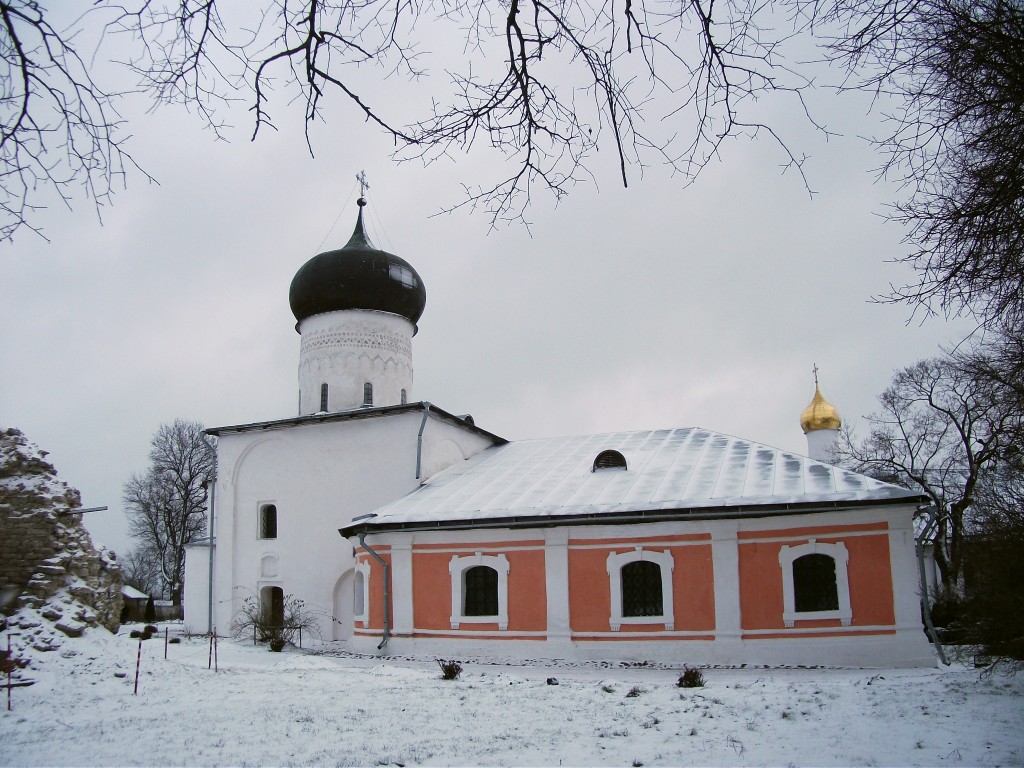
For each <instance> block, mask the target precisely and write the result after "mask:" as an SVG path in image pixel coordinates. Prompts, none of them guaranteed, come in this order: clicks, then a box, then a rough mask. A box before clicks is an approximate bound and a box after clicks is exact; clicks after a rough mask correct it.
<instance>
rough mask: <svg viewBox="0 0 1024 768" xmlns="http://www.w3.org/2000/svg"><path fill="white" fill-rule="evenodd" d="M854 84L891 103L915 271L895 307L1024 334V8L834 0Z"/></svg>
mask: <svg viewBox="0 0 1024 768" xmlns="http://www.w3.org/2000/svg"><path fill="white" fill-rule="evenodd" d="M816 15H817V16H818V17H819V18H831V19H833V20H834V21H837V22H840V23H841V24H842V25H843V27H842V32H841V34H840V35H839V37H838V38H837V39H836V40H835V41H834V44H833V49H832V51H833V55H834V56H836V57H838V58H839V59H840V60H842V61H843V62H845V63H846V64H847V66H848V67H849V69H850V73H851V81H850V83H849V85H851V86H852V87H857V88H868V89H873V90H877V91H882V92H887V93H890V94H892V95H894V96H895V97H896V99H897V105H896V107H895V109H894V111H893V112H892V113H891V114H890V125H891V127H892V131H891V132H890V133H887V134H883V136H882V137H881V138H880V140H879V145H880V147H881V148H882V150H883V151H884V152H885V153H886V155H887V160H886V162H885V165H884V169H883V170H884V171H885V172H886V173H887V174H888V175H890V176H891V177H894V178H897V179H899V180H900V181H902V182H903V184H904V190H905V195H904V196H903V198H902V199H901V200H900V201H899V202H898V203H897V205H896V207H895V213H894V216H893V217H894V218H895V219H896V220H897V221H899V222H901V223H902V224H904V225H905V226H906V227H907V233H908V234H907V241H908V243H909V244H910V245H911V251H910V252H909V253H908V254H907V255H906V256H903V257H900V258H899V259H898V260H899V261H903V262H906V263H908V264H910V265H911V266H912V267H913V268H914V269H915V271H916V272H917V276H918V280H917V281H916V282H914V283H910V284H907V285H903V286H900V287H895V288H894V289H893V292H892V294H891V295H890V296H889V297H888V298H889V299H890V300H896V301H907V302H910V303H911V304H913V305H915V306H917V307H924V308H925V309H926V310H928V311H944V312H946V313H957V312H960V311H963V310H970V311H973V312H975V313H977V314H978V315H979V316H980V317H981V319H982V320H983V322H984V323H985V324H986V325H992V324H997V323H999V322H1005V321H1006V320H1007V319H1008V318H1013V321H1014V322H1015V324H1016V325H1017V327H1018V328H1021V327H1024V146H1022V145H1021V142H1020V136H1021V135H1022V133H1024V5H1021V3H1020V2H1019V0H836V2H835V3H834V4H832V5H831V6H829V7H818V8H817V9H816Z"/></svg>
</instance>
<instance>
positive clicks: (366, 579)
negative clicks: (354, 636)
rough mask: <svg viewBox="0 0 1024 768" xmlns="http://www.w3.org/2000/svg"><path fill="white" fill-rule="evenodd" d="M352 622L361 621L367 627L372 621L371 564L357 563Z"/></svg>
mask: <svg viewBox="0 0 1024 768" xmlns="http://www.w3.org/2000/svg"><path fill="white" fill-rule="evenodd" d="M352 584H353V595H352V621H353V622H356V621H361V622H363V625H364V626H365V625H366V624H367V622H369V620H370V615H369V614H370V610H369V609H370V564H369V563H367V562H360V563H356V568H355V575H354V576H353V580H352Z"/></svg>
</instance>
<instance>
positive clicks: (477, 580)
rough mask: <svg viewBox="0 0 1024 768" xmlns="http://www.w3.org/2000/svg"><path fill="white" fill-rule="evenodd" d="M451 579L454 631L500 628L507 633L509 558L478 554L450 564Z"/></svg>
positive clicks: (452, 623) (455, 558)
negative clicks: (467, 626)
mask: <svg viewBox="0 0 1024 768" xmlns="http://www.w3.org/2000/svg"><path fill="white" fill-rule="evenodd" d="M448 572H449V573H450V574H451V579H452V615H451V625H452V629H458V628H459V625H460V624H497V625H498V629H500V630H505V629H508V558H506V557H505V556H504V555H484V554H481V553H479V552H477V553H476V554H473V555H466V556H465V557H459V556H458V555H456V556H455V557H453V558H452V559H451V562H449V563H448Z"/></svg>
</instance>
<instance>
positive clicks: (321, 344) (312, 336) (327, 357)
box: [299, 309, 415, 416]
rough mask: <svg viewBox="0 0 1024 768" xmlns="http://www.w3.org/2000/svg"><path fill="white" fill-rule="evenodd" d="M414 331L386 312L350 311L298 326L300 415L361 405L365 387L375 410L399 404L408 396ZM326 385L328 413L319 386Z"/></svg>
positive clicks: (318, 317)
mask: <svg viewBox="0 0 1024 768" xmlns="http://www.w3.org/2000/svg"><path fill="white" fill-rule="evenodd" d="M414 331H415V327H414V326H413V324H412V323H410V322H409V321H408V320H407V319H406V318H404V317H401V316H400V315H393V314H391V313H389V312H374V311H370V310H362V309H351V310H342V311H338V312H324V313H321V314H318V315H313V316H312V317H308V318H306V319H305V320H303V321H302V323H300V325H299V332H300V333H301V335H302V343H301V345H300V350H299V415H303V416H305V415H309V414H312V413H318V412H320V411H322V410H326V411H329V412H335V411H343V410H348V409H351V408H359V407H360V406H362V405H363V386H364V384H366V383H370V384H371V385H372V386H373V403H372V405H374V406H386V405H401V404H402V390H403V389H404V390H405V392H406V398H407V402H412V401H413V396H412V380H413V372H412V337H413V333H414ZM324 384H326V385H327V408H326V409H323V408H321V405H322V403H321V387H322V386H323V385H324Z"/></svg>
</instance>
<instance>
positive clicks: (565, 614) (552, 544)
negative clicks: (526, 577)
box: [544, 528, 572, 644]
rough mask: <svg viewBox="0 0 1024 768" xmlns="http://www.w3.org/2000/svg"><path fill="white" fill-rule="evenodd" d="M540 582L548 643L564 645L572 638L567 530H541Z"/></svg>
mask: <svg viewBox="0 0 1024 768" xmlns="http://www.w3.org/2000/svg"><path fill="white" fill-rule="evenodd" d="M544 579H545V591H546V593H547V612H548V626H547V630H548V642H549V643H558V644H567V643H568V642H569V638H570V637H571V636H572V627H571V626H570V624H569V531H568V530H567V529H565V528H547V529H545V531H544Z"/></svg>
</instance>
